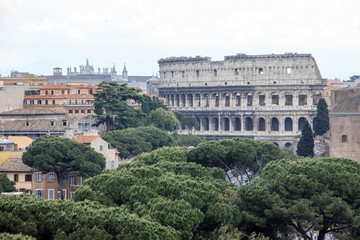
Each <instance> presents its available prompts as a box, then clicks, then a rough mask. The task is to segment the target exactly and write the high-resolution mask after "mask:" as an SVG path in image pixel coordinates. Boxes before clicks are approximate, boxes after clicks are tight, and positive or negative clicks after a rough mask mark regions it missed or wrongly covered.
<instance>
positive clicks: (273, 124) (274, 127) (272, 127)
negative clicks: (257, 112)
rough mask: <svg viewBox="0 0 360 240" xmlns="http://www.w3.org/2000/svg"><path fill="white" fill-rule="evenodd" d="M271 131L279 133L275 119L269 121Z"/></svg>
mask: <svg viewBox="0 0 360 240" xmlns="http://www.w3.org/2000/svg"><path fill="white" fill-rule="evenodd" d="M271 131H275V132H277V131H279V120H278V119H277V118H276V117H273V118H272V119H271Z"/></svg>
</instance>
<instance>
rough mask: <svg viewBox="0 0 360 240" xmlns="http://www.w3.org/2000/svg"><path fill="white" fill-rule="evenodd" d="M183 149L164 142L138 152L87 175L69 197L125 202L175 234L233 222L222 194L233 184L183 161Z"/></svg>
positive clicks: (188, 235)
mask: <svg viewBox="0 0 360 240" xmlns="http://www.w3.org/2000/svg"><path fill="white" fill-rule="evenodd" d="M187 151H188V150H187V149H186V148H178V147H172V148H168V147H165V148H159V149H157V150H155V151H153V152H150V153H143V154H141V155H139V156H137V157H136V158H134V160H133V161H132V162H131V163H129V164H124V165H121V166H119V168H118V169H117V170H116V171H111V172H108V173H106V174H101V175H98V176H96V177H94V178H91V179H89V180H87V181H86V186H85V187H82V188H80V189H79V190H78V191H77V192H76V194H75V196H74V199H75V200H76V201H83V200H85V199H87V200H93V201H100V202H102V203H103V204H106V205H108V206H114V205H117V206H126V208H127V209H128V210H129V211H131V212H132V213H135V214H137V215H139V216H140V217H145V218H147V219H151V220H153V221H156V222H159V223H161V224H162V225H163V226H169V227H172V228H174V229H175V230H176V231H177V232H178V234H179V236H181V239H192V237H193V235H194V234H200V235H201V234H204V232H207V231H213V230H214V229H216V228H218V227H220V226H221V225H222V224H225V223H226V224H233V223H234V222H236V220H235V219H236V217H235V216H234V215H235V214H239V212H238V211H237V207H236V206H235V205H234V204H232V203H226V202H225V201H224V198H223V196H222V193H223V192H224V191H225V190H226V189H229V188H230V189H231V188H232V187H233V186H232V185H229V184H227V183H226V182H225V181H224V177H225V173H224V171H223V170H221V169H217V168H215V169H211V168H205V167H202V166H200V165H198V164H195V163H187V162H186V159H187V158H186V153H187ZM100 195H101V196H102V197H101V199H100V198H99V197H97V196H100ZM104 198H106V200H104Z"/></svg>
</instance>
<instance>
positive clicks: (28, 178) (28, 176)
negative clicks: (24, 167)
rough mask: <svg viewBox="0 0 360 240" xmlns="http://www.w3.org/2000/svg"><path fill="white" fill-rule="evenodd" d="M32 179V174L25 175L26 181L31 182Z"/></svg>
mask: <svg viewBox="0 0 360 240" xmlns="http://www.w3.org/2000/svg"><path fill="white" fill-rule="evenodd" d="M31 180H32V176H31V174H26V175H25V182H31Z"/></svg>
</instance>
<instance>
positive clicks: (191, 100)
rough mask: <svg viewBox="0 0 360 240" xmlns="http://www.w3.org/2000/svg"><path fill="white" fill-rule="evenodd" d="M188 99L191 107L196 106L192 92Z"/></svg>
mask: <svg viewBox="0 0 360 240" xmlns="http://www.w3.org/2000/svg"><path fill="white" fill-rule="evenodd" d="M187 100H188V104H187V105H188V106H189V107H193V106H194V97H193V95H192V94H188V95H187Z"/></svg>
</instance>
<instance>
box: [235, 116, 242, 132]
mask: <svg viewBox="0 0 360 240" xmlns="http://www.w3.org/2000/svg"><path fill="white" fill-rule="evenodd" d="M234 131H241V120H240V118H239V117H236V118H235V119H234Z"/></svg>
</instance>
